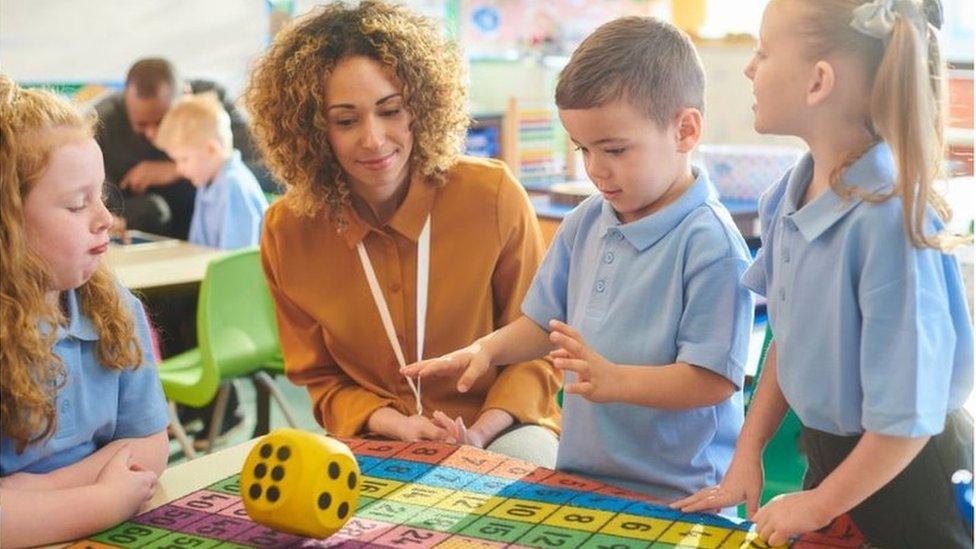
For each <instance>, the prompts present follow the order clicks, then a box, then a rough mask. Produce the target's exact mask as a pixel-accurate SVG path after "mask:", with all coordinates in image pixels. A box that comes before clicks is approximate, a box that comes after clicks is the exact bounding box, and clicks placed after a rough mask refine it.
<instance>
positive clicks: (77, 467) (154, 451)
mask: <svg viewBox="0 0 976 549" xmlns="http://www.w3.org/2000/svg"><path fill="white" fill-rule="evenodd" d="M123 444H128V445H129V448H130V450H131V451H132V461H133V462H134V463H138V464H139V465H140V466H141V467H142V468H143V469H145V470H147V471H152V472H154V473H156V476H159V475H161V474H162V473H163V469H166V462H167V461H168V459H169V439H168V437H167V435H166V431H160V432H158V433H156V434H153V435H149V436H146V437H140V438H120V439H116V440H113V441H112V442H110V443H108V444H106V445H105V446H103V447H101V448H99V449H98V451H96V452H95V453H93V454H91V455H90V456H88V457H86V458H84V459H82V460H79V461H77V462H75V463H72V464H71V465H68V466H66V467H62V468H60V469H57V470H54V471H51V472H50V473H47V474H44V475H34V476H35V477H36V484H35V483H34V482H32V483H31V484H32V485H29V486H28V485H24V484H20V483H18V484H17V486H16V487H17V488H18V489H33V490H57V489H64V488H75V487H78V486H86V485H88V484H92V483H94V482H95V479H97V478H98V474H99V473H100V472H101V470H102V467H104V466H105V464H106V463H107V462H108V460H109V459H111V458H112V456H114V455H115V452H116V451H118V448H119V446H121V445H123Z"/></svg>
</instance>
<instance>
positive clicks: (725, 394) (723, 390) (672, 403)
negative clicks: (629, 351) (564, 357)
mask: <svg viewBox="0 0 976 549" xmlns="http://www.w3.org/2000/svg"><path fill="white" fill-rule="evenodd" d="M617 368H618V372H617V374H618V381H617V384H616V385H617V390H616V392H617V393H618V394H619V398H618V399H614V400H617V401H619V402H626V403H628V404H637V405H639V406H647V407H650V408H660V409H663V410H683V409H687V408H698V407H701V406H713V405H715V404H718V403H719V402H722V401H724V400H725V399H727V398H729V397H730V396H732V395H733V394H734V393H735V390H736V389H735V385H733V384H732V382H731V381H729V380H728V379H726V378H724V377H722V376H721V375H719V374H716V373H715V372H711V371H709V370H706V369H704V368H700V367H698V366H693V365H691V364H685V363H683V362H678V363H675V364H668V365H666V366H650V367H648V366H628V365H618V366H617Z"/></svg>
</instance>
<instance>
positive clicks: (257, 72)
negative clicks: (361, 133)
mask: <svg viewBox="0 0 976 549" xmlns="http://www.w3.org/2000/svg"><path fill="white" fill-rule="evenodd" d="M359 55H361V56H365V57H369V58H371V59H375V60H376V61H378V62H379V63H380V64H382V65H383V66H385V67H387V68H388V69H390V70H391V71H392V72H393V73H394V74H396V76H397V78H398V79H399V81H400V83H401V84H402V85H403V97H404V104H405V106H406V109H407V111H409V112H410V114H411V115H412V118H413V121H412V122H411V125H410V129H411V132H412V133H413V138H414V140H413V141H414V145H413V150H412V151H411V155H410V169H411V173H412V174H414V175H417V174H419V175H422V176H424V177H426V178H427V179H429V180H432V181H434V182H436V183H437V184H443V183H444V179H445V177H444V176H445V172H446V171H447V170H448V169H449V168H450V167H451V166H453V165H454V163H455V162H456V160H457V158H458V155H459V154H460V150H461V145H462V143H463V140H464V134H465V130H466V129H467V127H468V123H469V119H468V116H467V113H466V94H467V90H466V88H465V86H464V83H463V81H464V74H465V70H464V65H463V63H462V62H461V56H460V54H459V52H458V50H457V47H456V46H455V45H454V44H453V43H452V42H451V41H449V40H447V39H445V38H444V37H442V36H441V35H440V33H439V32H438V30H437V29H436V28H435V27H434V26H433V25H432V24H431V23H430V22H429V21H428V20H427V19H425V18H424V17H421V16H419V15H416V14H414V13H412V12H410V11H409V10H408V9H406V8H404V7H402V6H398V5H395V4H392V3H391V4H387V3H384V2H378V1H372V0H366V1H364V2H362V3H360V4H359V5H358V6H356V7H347V6H345V5H343V4H342V3H341V2H334V3H331V4H328V5H326V6H324V7H322V8H320V9H318V10H316V11H314V12H312V13H311V14H309V15H308V16H305V17H303V18H300V19H298V20H296V21H294V22H293V23H292V24H291V25H290V26H288V27H286V28H285V29H282V30H281V31H280V32H279V33H278V35H277V36H276V38H275V40H274V43H273V44H272V45H271V47H270V49H269V50H268V52H267V53H266V54H265V55H264V56H263V57H262V58H261V59H259V60H258V61H257V64H256V66H255V68H254V72H253V73H252V76H251V81H250V84H249V85H248V88H247V90H246V92H245V101H246V104H247V107H248V110H249V111H250V113H251V116H252V122H253V127H254V133H255V136H256V138H257V141H258V143H259V144H260V146H261V149H262V151H263V152H264V157H265V159H266V161H267V163H268V165H269V166H270V168H271V169H272V171H273V172H274V173H275V175H276V176H277V177H278V179H279V180H281V181H284V182H285V183H286V185H287V187H288V192H287V194H286V197H285V200H286V202H287V203H288V204H289V205H290V206H292V207H293V208H294V209H295V210H296V211H297V212H299V213H301V214H304V215H309V216H312V215H315V214H316V213H317V212H318V211H319V210H320V209H321V207H322V206H324V205H327V206H328V207H329V213H330V215H331V216H332V219H333V220H334V222H335V223H336V225H337V227H338V228H340V229H341V228H342V227H343V226H344V225H345V220H344V219H343V214H342V211H343V209H344V207H345V206H347V205H348V204H349V187H348V185H347V184H346V182H345V181H344V178H343V176H342V171H341V168H340V167H339V163H338V161H337V160H336V158H335V156H334V155H333V154H332V150H331V148H330V146H329V142H328V140H327V138H326V129H327V126H328V121H327V118H326V116H325V104H324V98H325V82H326V80H327V79H328V78H329V74H330V73H331V71H332V70H333V69H334V68H335V66H336V64H337V62H338V61H339V60H340V59H343V58H345V57H350V56H359Z"/></svg>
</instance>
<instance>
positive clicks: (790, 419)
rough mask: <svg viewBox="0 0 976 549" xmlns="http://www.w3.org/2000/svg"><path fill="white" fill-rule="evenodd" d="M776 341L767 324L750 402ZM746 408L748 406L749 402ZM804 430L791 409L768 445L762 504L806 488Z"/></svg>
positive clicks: (765, 456) (764, 453) (764, 464)
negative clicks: (804, 485)
mask: <svg viewBox="0 0 976 549" xmlns="http://www.w3.org/2000/svg"><path fill="white" fill-rule="evenodd" d="M772 341H773V331H772V330H771V329H770V328H769V326H768V325H767V326H766V337H765V339H764V340H763V347H762V353H761V354H760V356H759V369H758V370H757V371H756V376H755V381H754V382H753V384H752V385H751V387H750V388H749V391H748V395H747V397H748V398H747V400H748V402H751V401H752V396H753V393H754V392H755V388H756V387H758V386H759V378H760V375H761V374H762V368H763V365H764V364H765V363H766V351H767V350H768V349H769V345H770V343H772ZM746 406H747V407H748V403H747V404H746ZM802 429H803V426H802V425H801V424H800V419H799V418H798V417H796V414H795V413H793V410H787V412H786V416H785V417H784V418H783V423H781V424H780V426H779V429H777V431H776V433H775V434H774V435H773V438H772V439H770V441H769V443H768V444H766V449H765V451H764V452H763V469H764V471H765V482H764V484H763V493H762V497H761V503H763V504H765V503H766V502H767V501H769V500H771V499H773V498H774V497H776V496H778V495H780V494H785V493H788V492H796V491H798V490H802V489H803V475H804V474H805V473H806V470H807V458H806V455H805V454H804V453H803V448H802V447H801V445H800V433H801V431H802ZM743 516H744V515H743Z"/></svg>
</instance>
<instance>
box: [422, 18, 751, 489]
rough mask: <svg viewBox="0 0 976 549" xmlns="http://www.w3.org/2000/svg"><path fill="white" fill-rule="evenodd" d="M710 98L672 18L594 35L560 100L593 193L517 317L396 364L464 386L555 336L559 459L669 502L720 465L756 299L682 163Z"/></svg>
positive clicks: (714, 204) (721, 223) (729, 445)
mask: <svg viewBox="0 0 976 549" xmlns="http://www.w3.org/2000/svg"><path fill="white" fill-rule="evenodd" d="M703 97H704V73H703V71H702V66H701V62H700V60H699V59H698V56H697V54H696V53H695V50H694V47H693V46H692V44H691V41H690V40H689V39H688V38H687V36H685V35H684V34H682V33H681V32H680V31H678V30H677V29H676V28H674V27H673V26H671V25H669V24H667V23H664V22H662V21H658V20H656V19H652V18H641V17H628V18H623V19H618V20H616V21H612V22H610V23H607V24H605V25H603V26H601V27H600V28H599V29H597V30H596V31H595V32H594V33H593V34H592V35H591V36H589V37H588V38H587V39H586V40H585V41H584V42H583V43H582V44H581V45H580V47H579V48H578V49H577V50H576V52H575V53H574V54H573V56H572V58H571V59H570V61H569V64H568V65H567V66H566V68H565V69H563V71H562V73H561V74H560V77H559V83H558V85H557V87H556V104H557V106H558V107H559V116H560V119H561V120H562V123H563V126H564V127H565V128H566V130H567V132H568V133H569V135H570V137H571V138H572V139H573V141H574V143H576V145H577V146H578V148H579V150H580V151H581V152H582V154H583V159H584V162H585V165H586V171H587V174H588V175H589V176H590V178H591V179H592V180H593V182H594V183H595V184H596V186H597V188H598V189H599V191H600V195H597V196H593V197H591V198H589V199H587V200H586V201H584V202H583V203H582V204H581V205H580V206H579V207H578V208H576V209H575V210H574V211H573V212H572V213H570V214H569V215H568V216H567V217H566V219H565V220H564V221H563V223H562V225H561V226H560V228H559V231H558V233H557V234H556V237H555V240H554V241H553V243H552V247H551V248H550V249H549V252H548V255H547V256H546V259H545V261H544V262H543V264H542V266H541V267H540V269H539V271H538V273H537V274H536V277H535V280H534V281H533V284H532V287H531V288H530V289H529V292H528V294H527V295H526V298H525V301H524V302H523V304H522V312H523V314H524V316H522V317H521V318H519V319H518V320H516V321H515V322H513V323H512V324H509V325H508V326H505V327H504V328H501V329H500V330H498V331H496V332H494V333H492V334H489V335H488V336H486V337H484V338H481V339H479V340H478V341H476V342H475V343H474V344H472V345H471V346H469V347H467V348H465V349H461V350H459V351H456V352H454V353H451V354H449V355H446V356H444V357H441V358H439V359H431V360H427V361H424V362H420V363H417V364H414V365H411V366H409V367H407V368H405V370H404V372H405V373H406V374H408V375H416V374H419V375H420V376H422V377H423V376H427V375H432V374H437V373H444V372H456V371H459V370H465V371H464V374H463V375H462V376H461V379H460V381H459V382H458V390H460V391H464V390H466V388H467V387H468V386H470V383H471V381H472V380H473V379H475V378H476V377H477V376H478V375H480V373H481V372H483V371H484V370H485V369H487V368H488V367H489V366H493V365H499V364H508V363H511V362H516V361H520V360H526V359H530V358H536V357H539V356H542V355H544V354H546V353H547V352H549V351H550V350H552V349H553V348H555V350H554V351H553V352H552V357H553V361H554V365H555V367H556V368H558V369H559V370H562V371H564V372H566V374H567V375H566V386H565V389H566V399H565V402H564V403H563V436H562V439H561V441H560V445H559V453H558V458H557V468H558V469H560V470H564V471H567V472H571V473H577V474H583V475H586V476H589V477H592V478H595V479H598V480H601V481H605V482H608V483H610V484H614V485H617V486H622V487H625V488H629V489H633V490H637V491H640V492H644V493H647V494H650V495H653V496H656V497H658V498H660V499H662V500H665V501H672V500H675V499H677V498H680V497H683V496H685V495H686V494H691V493H694V492H695V491H696V490H697V489H699V488H700V487H702V486H707V485H709V483H710V482H711V481H712V479H720V478H722V476H723V475H724V474H725V471H726V469H727V468H728V465H729V461H730V460H731V457H732V452H733V449H734V445H735V439H736V437H737V435H738V433H739V430H740V428H741V425H742V393H741V387H742V382H743V370H742V365H743V362H744V361H745V359H746V354H747V347H748V339H749V332H750V328H751V325H752V299H751V297H750V294H749V292H748V291H747V290H745V289H743V288H742V287H740V285H739V283H738V280H739V275H740V274H741V273H742V272H743V271H744V270H745V268H746V266H747V264H748V258H749V255H748V251H747V248H746V245H745V242H744V241H743V239H742V237H741V235H739V233H738V232H737V230H736V228H735V225H734V224H733V222H732V219H731V217H730V215H729V214H728V212H727V211H726V210H725V208H724V207H723V206H722V205H721V204H720V203H719V202H718V198H717V197H716V195H715V193H714V191H713V190H712V186H711V185H710V183H709V182H708V177H707V175H706V173H705V172H704V171H701V170H699V169H697V168H693V167H692V166H691V164H690V162H689V156H690V155H691V153H692V151H693V150H694V147H695V146H696V145H697V144H698V141H699V139H700V137H701V130H702V110H703ZM547 330H549V332H548V333H547ZM459 427H460V426H459ZM459 434H461V435H463V432H461V433H459ZM461 439H462V440H463V436H462V437H461Z"/></svg>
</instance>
